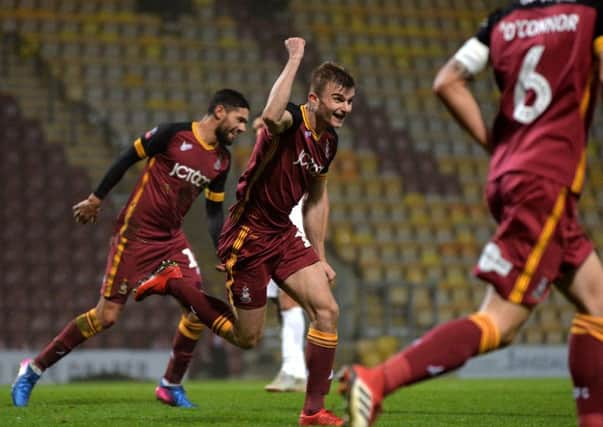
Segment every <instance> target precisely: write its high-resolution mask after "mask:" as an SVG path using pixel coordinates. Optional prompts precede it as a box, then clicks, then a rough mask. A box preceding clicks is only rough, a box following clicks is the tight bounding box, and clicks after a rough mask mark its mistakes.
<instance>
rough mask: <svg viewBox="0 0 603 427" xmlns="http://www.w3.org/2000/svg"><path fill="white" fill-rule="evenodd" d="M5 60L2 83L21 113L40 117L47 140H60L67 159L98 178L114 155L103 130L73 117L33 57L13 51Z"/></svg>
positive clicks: (56, 142) (95, 180) (95, 179)
mask: <svg viewBox="0 0 603 427" xmlns="http://www.w3.org/2000/svg"><path fill="white" fill-rule="evenodd" d="M6 61H7V62H6V64H7V65H8V67H7V73H6V74H5V76H4V77H3V87H4V88H6V89H9V90H10V93H11V94H12V95H14V96H15V97H16V98H17V99H18V100H19V103H20V105H21V109H22V111H23V114H24V115H25V116H27V117H35V118H36V120H39V122H40V124H41V125H42V126H43V127H44V130H45V133H46V135H47V137H48V140H49V141H50V142H51V143H55V144H63V146H64V148H65V151H66V155H67V157H68V159H69V162H70V163H71V164H73V165H77V166H81V167H83V168H84V169H85V170H86V171H87V172H88V173H89V175H90V177H91V178H92V181H93V182H97V181H98V180H99V179H100V178H101V177H102V175H103V173H104V170H105V169H106V167H107V165H109V164H110V162H111V160H112V157H113V156H114V152H113V150H112V149H111V148H110V147H109V145H108V144H107V143H106V142H105V140H104V137H103V135H102V132H101V131H100V130H99V129H96V128H95V127H94V126H92V125H90V124H88V123H86V122H85V121H83V120H80V119H78V118H76V117H77V115H76V114H75V113H74V112H73V110H71V109H70V107H69V105H68V104H67V103H66V102H64V101H63V100H61V99H60V98H59V97H58V96H53V95H52V94H51V93H50V89H49V86H48V80H47V79H44V78H42V77H41V76H40V73H39V71H38V70H37V69H36V65H35V61H34V59H33V58H31V57H20V56H19V55H18V54H16V53H14V52H13V53H11V54H10V55H9V57H8V58H7V60H6Z"/></svg>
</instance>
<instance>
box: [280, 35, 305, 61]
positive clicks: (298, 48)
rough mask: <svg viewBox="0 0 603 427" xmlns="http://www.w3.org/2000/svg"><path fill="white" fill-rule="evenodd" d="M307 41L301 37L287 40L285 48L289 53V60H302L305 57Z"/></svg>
mask: <svg viewBox="0 0 603 427" xmlns="http://www.w3.org/2000/svg"><path fill="white" fill-rule="evenodd" d="M305 46H306V41H305V40H304V39H302V38H301V37H291V38H289V39H287V40H285V47H286V48H287V52H289V59H301V58H303V56H304V47H305Z"/></svg>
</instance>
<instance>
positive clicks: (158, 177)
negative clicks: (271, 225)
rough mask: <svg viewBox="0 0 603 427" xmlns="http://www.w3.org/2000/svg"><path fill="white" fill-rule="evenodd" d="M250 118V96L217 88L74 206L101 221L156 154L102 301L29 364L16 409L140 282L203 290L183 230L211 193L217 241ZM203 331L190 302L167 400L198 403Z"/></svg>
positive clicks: (16, 392)
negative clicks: (191, 391)
mask: <svg viewBox="0 0 603 427" xmlns="http://www.w3.org/2000/svg"><path fill="white" fill-rule="evenodd" d="M248 119H249V104H248V102H247V100H246V99H245V98H244V97H243V95H241V94H240V93H239V92H236V91H234V90H231V89H223V90H220V91H218V92H216V93H215V94H214V95H213V97H212V98H211V100H210V102H209V107H208V110H207V113H206V114H205V115H204V116H203V117H202V118H201V119H200V120H198V121H194V122H192V123H191V122H187V123H170V124H163V125H160V126H158V127H156V128H154V129H152V130H150V131H148V132H147V133H145V134H144V135H142V136H141V137H140V138H138V139H137V140H136V141H135V142H134V144H133V146H132V147H130V148H129V149H128V150H126V151H125V152H124V153H123V154H122V155H121V156H120V157H119V158H118V159H117V160H116V161H115V162H114V163H113V165H111V167H110V168H109V170H108V171H107V173H106V175H105V176H104V178H103V179H102V181H101V182H100V184H99V185H98V187H97V188H96V190H95V191H94V192H93V193H92V194H90V196H88V198H87V199H86V200H83V201H81V202H80V203H78V204H76V205H75V206H74V207H73V215H74V218H75V220H76V221H77V222H79V223H82V224H87V223H93V222H95V221H96V217H97V215H98V214H99V212H100V208H101V203H102V200H103V199H104V198H105V196H106V195H107V194H108V193H109V191H111V189H112V188H113V187H114V186H115V185H116V184H117V183H118V182H119V181H120V180H121V178H122V176H123V175H124V173H125V172H126V171H127V170H128V169H129V168H130V167H131V166H132V165H134V164H135V163H137V162H138V161H140V160H142V159H145V158H146V159H148V161H147V164H146V167H145V169H144V172H143V174H142V175H141V177H140V178H139V180H138V183H137V184H136V187H135V188H134V191H133V192H132V194H131V196H130V198H129V200H128V202H127V203H126V205H125V206H124V208H123V209H122V211H121V213H120V215H119V217H118V218H117V222H116V226H115V232H114V234H113V236H112V238H111V247H110V251H109V255H108V257H107V267H106V271H105V276H104V279H103V283H102V286H101V291H100V299H99V301H98V304H97V305H96V307H95V308H92V309H91V310H89V311H87V312H86V313H83V314H81V315H79V316H77V317H76V318H74V319H73V320H72V321H71V322H69V323H68V324H67V325H66V326H65V327H64V328H63V330H62V331H61V332H60V333H59V334H58V335H57V336H56V337H55V338H54V339H53V340H52V341H51V342H50V343H49V344H48V345H47V346H46V348H44V349H43V350H42V352H41V353H39V354H38V355H37V356H36V357H35V358H34V359H33V360H31V359H26V360H24V361H23V362H21V367H20V369H19V373H18V375H17V378H16V380H15V383H14V384H13V387H12V399H13V404H14V405H15V406H26V405H27V403H28V402H29V398H30V395H31V392H32V390H33V387H34V385H35V384H36V382H37V381H38V380H39V378H40V376H41V375H42V373H43V372H44V371H45V370H46V369H48V368H49V367H50V366H52V365H54V364H55V363H56V362H58V361H59V360H60V359H62V358H63V357H65V356H66V355H67V354H68V353H69V352H70V351H71V350H73V349H74V348H75V347H77V346H78V345H80V344H82V343H83V342H84V341H86V340H88V339H89V338H92V337H93V336H94V335H96V334H98V333H100V332H101V331H103V330H105V329H108V328H110V327H111V326H113V325H114V324H115V322H116V321H117V320H118V319H119V316H120V314H121V311H122V310H123V308H124V305H125V303H126V301H127V299H128V296H129V294H130V291H131V290H132V289H133V288H134V287H135V286H136V285H137V284H138V283H139V282H140V281H142V280H145V279H147V278H148V277H149V276H151V277H155V276H153V275H152V273H153V272H154V271H155V273H156V274H159V272H160V273H161V275H162V276H169V277H179V278H180V280H181V281H183V282H186V283H187V284H190V286H193V287H194V288H195V289H201V275H200V272H199V268H198V267H197V263H196V261H195V258H194V256H193V252H192V251H191V248H190V245H189V243H188V241H187V239H186V236H185V235H184V233H183V231H182V228H181V225H182V221H183V218H184V216H185V215H186V213H187V212H188V210H189V209H190V207H191V205H192V203H193V202H194V200H195V199H196V198H197V197H198V196H199V194H201V193H202V192H204V193H205V199H206V210H207V220H208V228H209V233H210V235H211V237H212V239H213V241H214V243H215V244H216V245H217V242H218V237H219V235H220V230H221V229H222V225H223V222H224V214H223V210H222V203H223V200H224V185H225V183H226V177H227V174H228V171H229V168H230V153H229V152H228V150H227V148H226V147H227V146H228V145H230V144H232V143H233V142H234V140H235V139H236V138H237V136H238V135H239V134H240V133H241V132H243V131H245V129H246V125H247V121H248ZM168 260H169V261H168ZM158 267H159V269H158ZM157 269H158V270H157ZM151 280H152V279H151ZM202 329H203V325H202V324H201V323H200V322H199V319H198V318H197V317H196V316H195V315H194V314H193V313H191V312H190V310H189V309H188V308H186V307H185V308H184V313H183V315H182V318H181V320H180V323H179V324H178V329H177V331H176V334H175V336H174V339H173V348H172V355H171V358H170V361H169V363H168V366H167V369H166V372H165V375H164V377H163V378H162V379H161V381H160V384H159V386H158V387H157V389H156V391H155V393H156V396H157V398H158V399H159V400H160V401H162V402H164V403H167V404H170V405H174V406H182V407H192V406H194V405H193V404H192V403H191V402H190V401H189V400H188V399H187V396H186V393H185V392H184V388H183V387H182V385H181V384H180V383H181V380H182V378H183V376H184V373H185V372H186V369H187V367H188V365H189V362H190V359H191V356H192V352H193V349H194V347H195V344H196V343H197V341H198V339H199V337H200V334H201V331H202Z"/></svg>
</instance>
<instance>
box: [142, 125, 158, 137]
mask: <svg viewBox="0 0 603 427" xmlns="http://www.w3.org/2000/svg"><path fill="white" fill-rule="evenodd" d="M157 129H158V126H155V127H154V128H153V129H151V130H150V131H148V132H147V133H145V134H144V138H145V139H149V138H150V137H152V136H153V135H155V134H156V133H157Z"/></svg>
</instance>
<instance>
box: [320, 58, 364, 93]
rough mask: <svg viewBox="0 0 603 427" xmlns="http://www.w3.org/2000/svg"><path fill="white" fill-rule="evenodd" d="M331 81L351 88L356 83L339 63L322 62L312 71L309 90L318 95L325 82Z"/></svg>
mask: <svg viewBox="0 0 603 427" xmlns="http://www.w3.org/2000/svg"><path fill="white" fill-rule="evenodd" d="M329 82H333V83H335V84H337V85H339V86H340V87H343V88H346V89H347V88H353V87H354V86H355V85H356V83H355V82H354V77H352V75H351V74H350V73H348V72H347V71H346V70H344V69H343V67H342V66H341V65H338V64H336V63H334V62H330V61H327V62H323V63H322V64H320V65H319V66H318V67H316V68H315V69H314V71H312V80H311V81H310V90H311V91H312V92H315V93H317V94H319V95H320V93H321V92H322V91H323V90H324V88H325V86H326V85H327V83H329Z"/></svg>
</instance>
